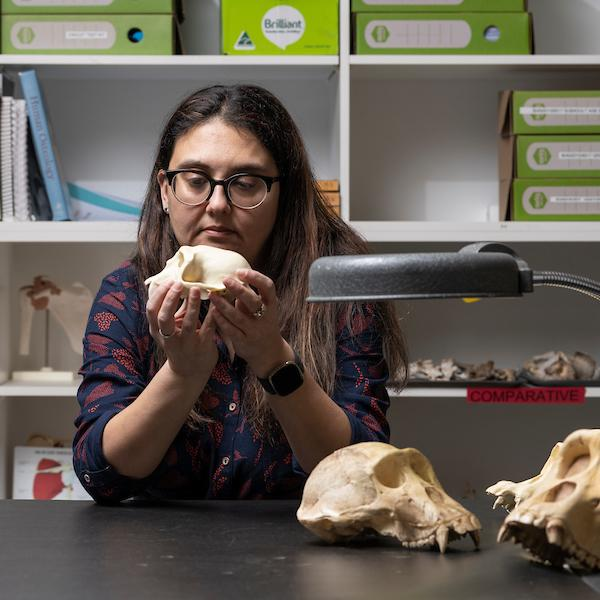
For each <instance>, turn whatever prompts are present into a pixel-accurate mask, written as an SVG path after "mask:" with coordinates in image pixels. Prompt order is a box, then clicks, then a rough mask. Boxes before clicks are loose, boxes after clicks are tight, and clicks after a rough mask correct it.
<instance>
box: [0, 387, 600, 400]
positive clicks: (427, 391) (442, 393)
mask: <svg viewBox="0 0 600 600" xmlns="http://www.w3.org/2000/svg"><path fill="white" fill-rule="evenodd" d="M0 389H2V388H0ZM389 394H390V398H392V400H393V399H394V398H396V399H399V398H402V399H406V398H462V399H463V400H466V397H467V391H466V389H465V388H464V387H450V386H449V387H443V386H440V387H430V386H423V387H419V386H409V387H406V388H404V389H403V390H402V392H401V393H400V394H398V393H397V392H394V391H392V390H389ZM585 397H586V399H589V398H600V387H587V388H585Z"/></svg>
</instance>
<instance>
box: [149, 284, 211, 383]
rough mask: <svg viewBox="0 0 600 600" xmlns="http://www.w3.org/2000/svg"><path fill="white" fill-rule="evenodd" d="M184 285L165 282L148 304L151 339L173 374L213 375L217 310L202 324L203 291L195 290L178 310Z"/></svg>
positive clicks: (155, 291) (184, 375) (192, 290)
mask: <svg viewBox="0 0 600 600" xmlns="http://www.w3.org/2000/svg"><path fill="white" fill-rule="evenodd" d="M182 289H183V285H182V284H181V282H173V281H164V282H163V283H161V284H160V286H158V288H156V289H155V290H154V292H153V294H152V296H151V297H150V298H149V299H148V303H147V304H146V315H147V317H148V324H149V327H150V335H152V337H153V338H154V339H155V341H156V343H157V344H159V345H160V346H161V347H162V349H163V350H164V352H165V354H166V356H167V362H168V363H169V367H170V368H171V370H172V371H173V372H174V373H176V374H178V375H180V376H182V377H193V376H197V375H200V374H204V375H210V373H212V370H213V369H214V367H215V365H216V364H217V359H218V356H219V353H218V350H217V345H216V343H215V337H216V329H215V322H214V316H213V313H214V307H213V306H212V305H211V306H210V307H209V309H208V313H207V315H206V317H205V318H204V321H203V322H202V323H200V322H199V320H198V319H199V314H200V290H199V289H197V288H192V289H191V290H190V292H189V295H188V297H187V298H186V300H185V302H184V304H183V305H182V306H181V307H179V298H180V296H181V291H182Z"/></svg>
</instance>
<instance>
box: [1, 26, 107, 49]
mask: <svg viewBox="0 0 600 600" xmlns="http://www.w3.org/2000/svg"><path fill="white" fill-rule="evenodd" d="M116 38H117V32H116V30H115V27H114V25H113V24H112V23H109V22H108V21H19V22H17V23H15V25H13V27H12V28H11V30H10V41H11V43H12V45H13V46H14V47H15V48H16V49H18V50H24V49H28V50H32V49H35V50H77V49H81V48H85V49H87V50H89V49H94V50H106V49H108V48H111V47H112V46H113V45H114V43H115V41H116Z"/></svg>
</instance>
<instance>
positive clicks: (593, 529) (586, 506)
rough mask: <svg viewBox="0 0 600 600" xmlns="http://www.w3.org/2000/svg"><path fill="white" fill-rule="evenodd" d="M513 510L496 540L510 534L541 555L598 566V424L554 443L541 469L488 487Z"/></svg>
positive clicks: (544, 559)
mask: <svg viewBox="0 0 600 600" xmlns="http://www.w3.org/2000/svg"><path fill="white" fill-rule="evenodd" d="M487 492H488V494H492V495H494V496H497V498H496V502H495V503H494V508H496V506H498V505H500V506H503V507H504V508H506V509H507V510H508V511H511V512H510V514H509V515H508V516H507V517H506V519H505V520H504V523H503V525H502V527H501V528H500V531H499V533H498V541H499V542H504V541H507V540H510V539H512V540H513V541H514V542H515V543H518V544H521V545H522V546H523V547H524V548H526V549H527V550H529V552H530V553H531V554H532V555H533V557H534V558H535V559H537V560H539V561H542V562H546V563H549V564H551V565H554V566H558V567H561V566H565V565H566V566H571V567H575V568H581V569H588V570H589V569H600V429H579V430H577V431H574V432H573V433H571V434H569V435H568V436H567V438H566V439H565V440H564V441H563V442H559V443H557V444H556V445H555V446H554V448H553V449H552V452H551V453H550V456H549V458H548V460H547V461H546V464H545V465H544V466H543V468H542V470H541V472H540V474H539V475H536V476H535V477H532V478H531V479H527V480H525V481H521V482H518V483H514V482H512V481H499V482H498V483H496V484H495V485H493V486H491V487H489V488H488V489H487Z"/></svg>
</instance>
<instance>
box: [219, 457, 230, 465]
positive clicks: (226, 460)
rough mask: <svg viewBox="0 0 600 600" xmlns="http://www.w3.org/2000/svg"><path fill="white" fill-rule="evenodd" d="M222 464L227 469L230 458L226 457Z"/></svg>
mask: <svg viewBox="0 0 600 600" xmlns="http://www.w3.org/2000/svg"><path fill="white" fill-rule="evenodd" d="M221 464H222V465H223V466H224V467H226V466H227V465H228V464H229V456H224V457H223V460H222V461H221Z"/></svg>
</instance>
